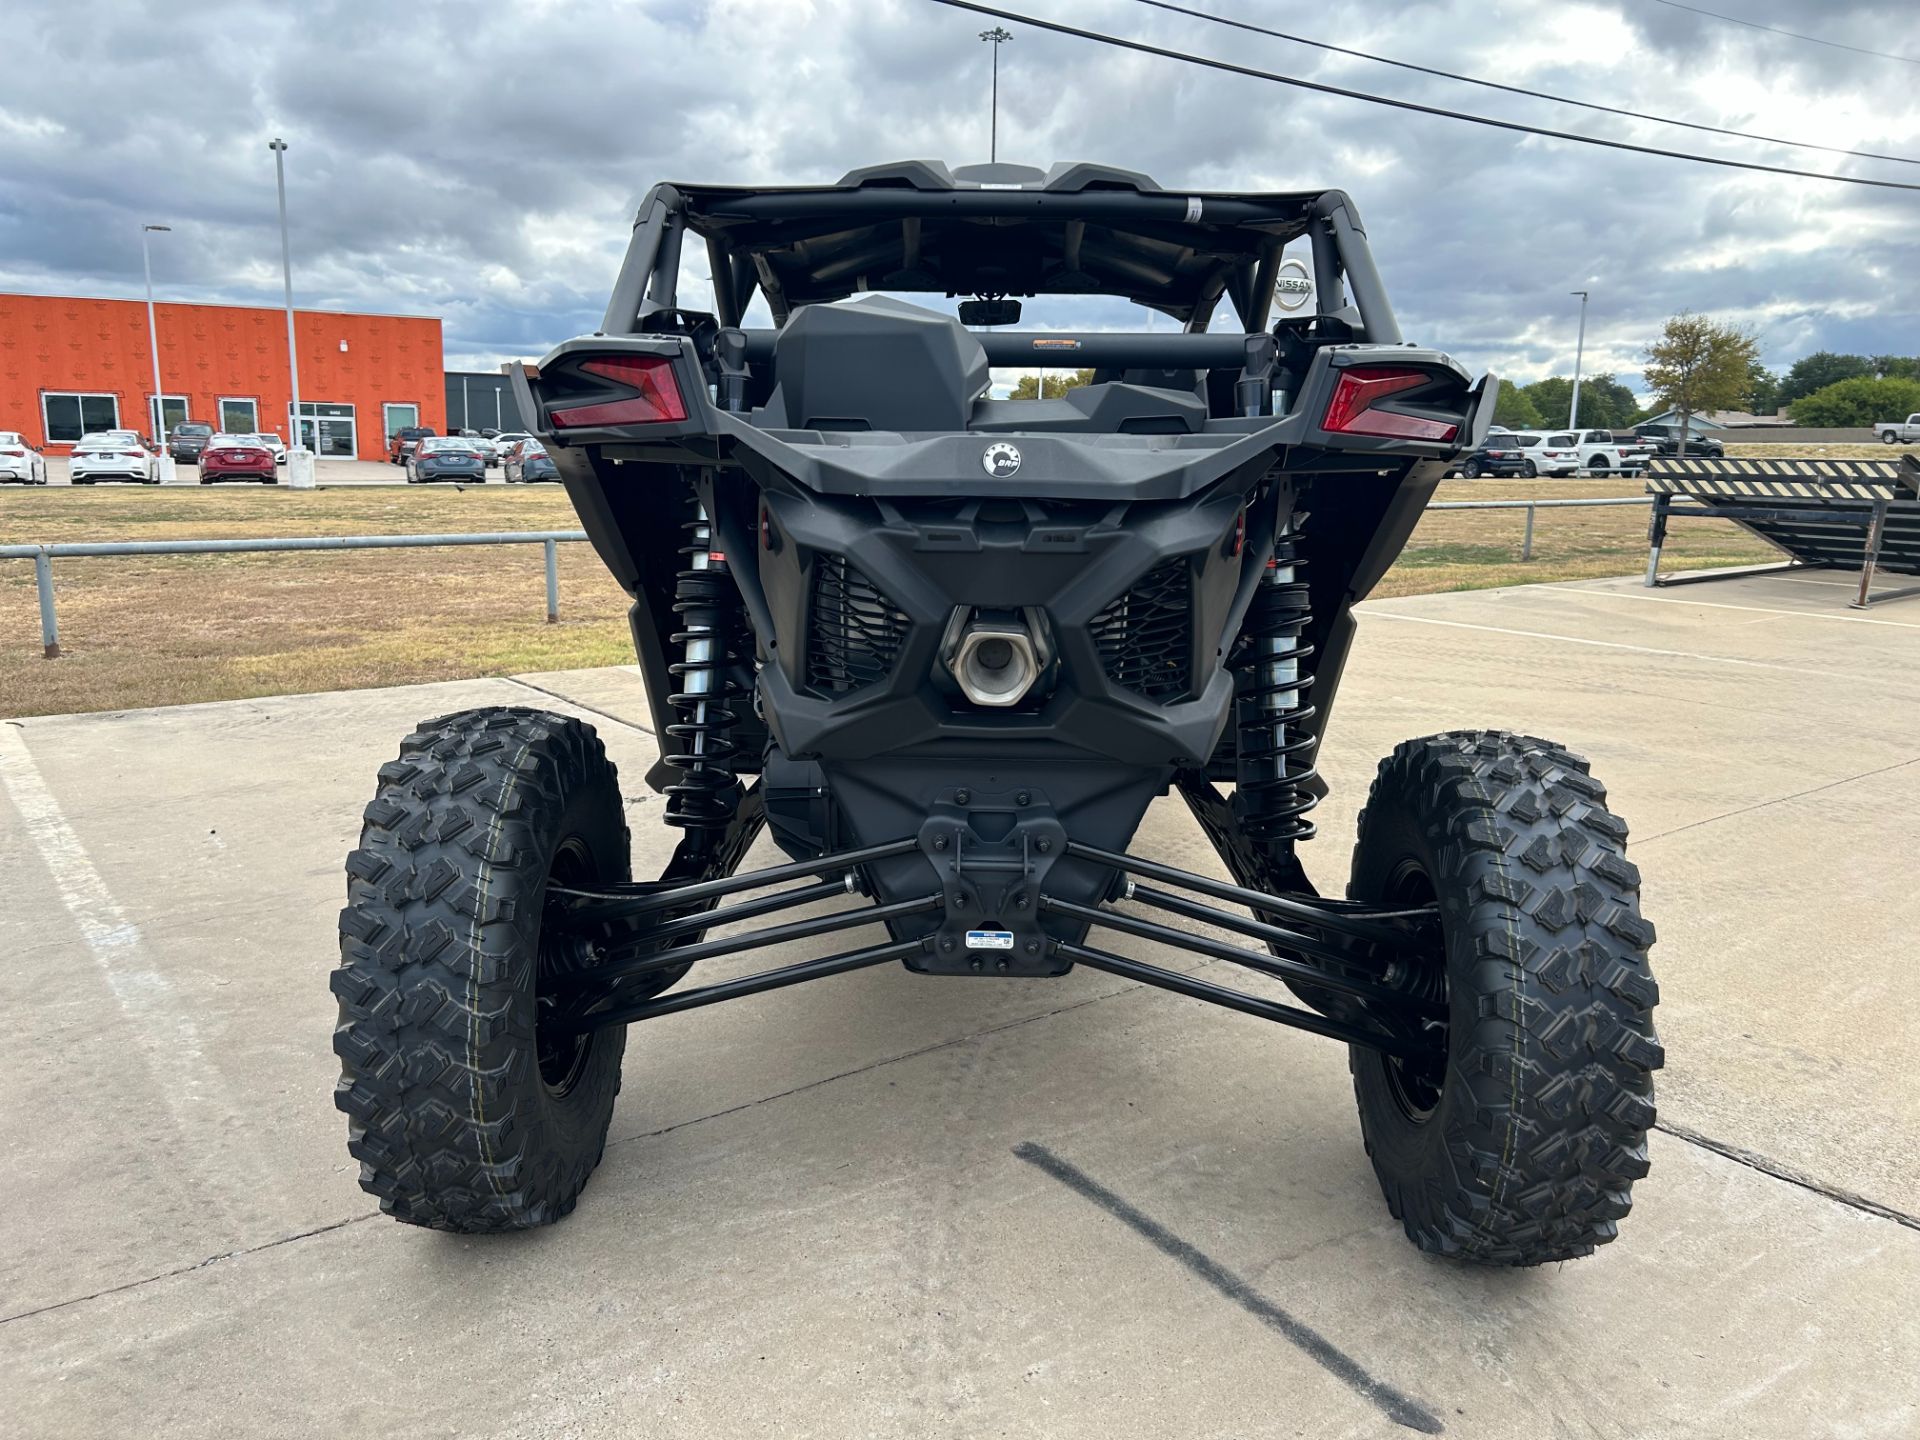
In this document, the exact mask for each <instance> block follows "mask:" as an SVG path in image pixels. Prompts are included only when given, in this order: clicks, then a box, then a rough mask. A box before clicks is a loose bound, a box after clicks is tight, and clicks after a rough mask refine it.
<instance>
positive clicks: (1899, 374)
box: [1873, 355, 1920, 380]
mask: <svg viewBox="0 0 1920 1440" xmlns="http://www.w3.org/2000/svg"><path fill="white" fill-rule="evenodd" d="M1873 373H1874V374H1876V375H1878V376H1879V377H1880V378H1881V379H1882V380H1920V355H1876V356H1874V357H1873Z"/></svg>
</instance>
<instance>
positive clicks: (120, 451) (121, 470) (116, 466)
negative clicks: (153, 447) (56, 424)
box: [67, 430, 160, 485]
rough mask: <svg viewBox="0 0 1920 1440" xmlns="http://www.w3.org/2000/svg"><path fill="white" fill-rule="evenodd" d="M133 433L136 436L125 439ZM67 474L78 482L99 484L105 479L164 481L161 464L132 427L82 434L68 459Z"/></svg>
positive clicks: (137, 482) (136, 482) (79, 483)
mask: <svg viewBox="0 0 1920 1440" xmlns="http://www.w3.org/2000/svg"><path fill="white" fill-rule="evenodd" d="M129 436H130V437H132V438H130V439H129V438H124V437H129ZM67 474H68V476H69V478H70V479H71V480H72V481H73V483H74V484H75V485H96V484H98V483H99V482H100V481H102V480H126V481H129V482H131V483H132V484H135V485H158V484H159V483H160V467H159V465H158V463H157V462H156V460H155V458H154V456H153V454H152V453H151V452H150V451H149V450H148V449H147V447H146V446H145V445H144V444H142V443H141V441H140V437H139V436H138V435H135V434H134V433H133V431H131V430H103V431H101V432H99V433H98V434H94V435H82V436H81V437H80V439H79V440H78V442H76V443H75V445H74V447H73V455H72V457H71V458H70V459H69V460H68V461H67Z"/></svg>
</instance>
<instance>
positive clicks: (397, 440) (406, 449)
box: [387, 425, 434, 465]
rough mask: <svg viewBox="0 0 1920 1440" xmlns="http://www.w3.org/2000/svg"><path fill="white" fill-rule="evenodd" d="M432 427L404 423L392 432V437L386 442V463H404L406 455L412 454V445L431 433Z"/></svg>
mask: <svg viewBox="0 0 1920 1440" xmlns="http://www.w3.org/2000/svg"><path fill="white" fill-rule="evenodd" d="M433 433H434V432H433V429H432V427H431V426H427V425H405V426H402V427H401V428H400V429H398V430H396V431H394V432H393V439H391V440H389V441H388V442H387V463H388V464H389V465H404V464H406V463H407V457H408V456H409V455H411V454H413V447H414V446H415V445H417V444H419V443H420V442H421V441H422V440H424V439H426V438H427V437H428V436H429V435H432V434H433Z"/></svg>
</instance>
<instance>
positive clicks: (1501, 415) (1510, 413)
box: [1493, 385, 1546, 430]
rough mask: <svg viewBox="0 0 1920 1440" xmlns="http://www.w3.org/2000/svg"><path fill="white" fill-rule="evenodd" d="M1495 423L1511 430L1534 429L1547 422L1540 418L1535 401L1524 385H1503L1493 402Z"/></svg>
mask: <svg viewBox="0 0 1920 1440" xmlns="http://www.w3.org/2000/svg"><path fill="white" fill-rule="evenodd" d="M1493 423H1494V424H1496V425H1504V426H1506V427H1507V428H1508V429H1509V430H1533V429H1537V428H1538V427H1539V426H1541V425H1543V424H1545V423H1546V422H1545V421H1543V420H1542V419H1541V418H1540V412H1539V411H1538V410H1536V409H1535V408H1534V404H1533V401H1531V400H1529V399H1528V398H1527V392H1526V389H1525V388H1524V387H1523V386H1519V385H1502V386H1501V387H1500V394H1499V395H1498V396H1497V397H1496V398H1495V399H1494V402H1493Z"/></svg>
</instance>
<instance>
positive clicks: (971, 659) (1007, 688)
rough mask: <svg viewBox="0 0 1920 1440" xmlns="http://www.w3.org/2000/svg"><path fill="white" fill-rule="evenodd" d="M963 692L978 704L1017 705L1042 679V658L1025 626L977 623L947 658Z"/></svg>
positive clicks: (969, 629)
mask: <svg viewBox="0 0 1920 1440" xmlns="http://www.w3.org/2000/svg"><path fill="white" fill-rule="evenodd" d="M947 668H948V669H949V670H950V671H952V672H953V678H954V679H955V680H956V681H958V682H959V685H960V693H961V694H963V695H965V696H966V697H967V699H968V700H969V701H971V702H972V703H973V704H975V705H985V706H993V707H1004V706H1007V705H1018V704H1019V703H1020V702H1021V701H1022V700H1024V699H1025V698H1026V696H1027V692H1028V691H1030V690H1032V689H1033V686H1034V682H1035V681H1037V680H1038V679H1039V678H1040V655H1039V651H1038V650H1037V649H1036V648H1035V646H1034V643H1033V636H1032V634H1031V633H1029V632H1028V630H1027V628H1026V627H1025V626H1023V625H1009V624H999V623H994V622H990V621H976V622H974V623H973V624H971V625H968V626H967V627H966V629H964V630H962V631H961V632H960V638H959V641H958V642H957V643H956V644H955V645H954V647H953V650H952V653H951V654H950V655H949V656H948V657H947Z"/></svg>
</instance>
